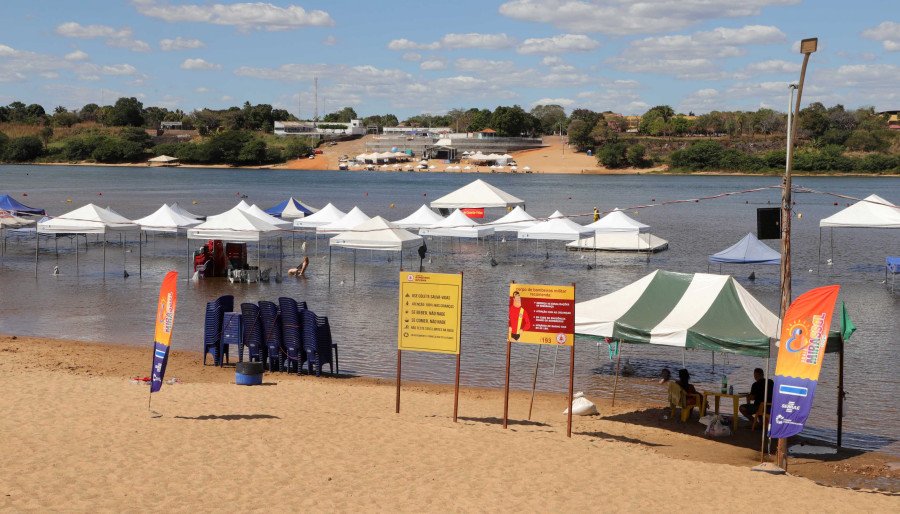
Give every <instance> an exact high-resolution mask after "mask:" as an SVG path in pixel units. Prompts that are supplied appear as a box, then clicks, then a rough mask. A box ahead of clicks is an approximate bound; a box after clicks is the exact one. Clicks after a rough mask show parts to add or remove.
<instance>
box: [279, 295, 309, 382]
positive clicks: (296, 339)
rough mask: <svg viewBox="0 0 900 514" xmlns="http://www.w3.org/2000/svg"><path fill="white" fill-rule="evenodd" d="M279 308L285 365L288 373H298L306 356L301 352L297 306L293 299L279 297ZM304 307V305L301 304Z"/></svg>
mask: <svg viewBox="0 0 900 514" xmlns="http://www.w3.org/2000/svg"><path fill="white" fill-rule="evenodd" d="M278 304H279V306H280V307H281V311H280V312H281V338H282V342H283V343H284V349H285V352H286V353H287V359H286V362H285V364H286V365H287V371H288V373H298V374H299V373H300V370H301V369H303V361H304V360H306V358H305V357H306V356H305V355H304V351H303V343H302V342H301V340H300V333H301V326H302V320H301V319H300V310H299V307H300V306H299V304H298V303H297V301H296V300H294V299H293V298H288V297H284V296H283V297H281V298H279V299H278ZM303 304H304V305H306V303H305V302H304V303H303Z"/></svg>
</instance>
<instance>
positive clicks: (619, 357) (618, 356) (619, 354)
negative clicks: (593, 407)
mask: <svg viewBox="0 0 900 514" xmlns="http://www.w3.org/2000/svg"><path fill="white" fill-rule="evenodd" d="M621 344H622V342H621V341H619V342H618V343H617V344H616V378H615V379H614V380H613V397H612V405H611V407H615V406H616V389H618V388H619V361H621V360H622V348H621Z"/></svg>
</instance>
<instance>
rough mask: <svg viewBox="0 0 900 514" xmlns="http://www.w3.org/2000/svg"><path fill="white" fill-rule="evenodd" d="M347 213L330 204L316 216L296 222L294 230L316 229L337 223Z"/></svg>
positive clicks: (311, 215)
mask: <svg viewBox="0 0 900 514" xmlns="http://www.w3.org/2000/svg"><path fill="white" fill-rule="evenodd" d="M346 214H347V213H345V212H344V211H342V210H340V209H338V208H337V207H335V206H334V205H333V204H331V203H329V204H328V205H326V206H325V207H322V208H321V209H319V211H318V212H316V213H315V214H310V215H309V216H306V217H303V218H300V219H296V220H294V228H315V227H320V226H322V225H327V224H329V223H332V222H334V221H337V220H339V219H341V218H343V217H344V216H346Z"/></svg>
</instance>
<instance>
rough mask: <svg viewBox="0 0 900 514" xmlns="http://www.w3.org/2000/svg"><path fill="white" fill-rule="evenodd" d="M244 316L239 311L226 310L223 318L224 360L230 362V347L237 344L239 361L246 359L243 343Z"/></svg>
mask: <svg viewBox="0 0 900 514" xmlns="http://www.w3.org/2000/svg"><path fill="white" fill-rule="evenodd" d="M242 318H243V316H241V314H240V313H237V312H225V313H224V317H223V319H222V358H223V359H225V360H224V362H228V363H230V357H229V353H230V352H229V351H228V350H229V347H230V346H231V345H236V346H237V347H238V361H243V360H244V347H243V343H242V342H241V341H242V340H243V333H244V329H243V322H242Z"/></svg>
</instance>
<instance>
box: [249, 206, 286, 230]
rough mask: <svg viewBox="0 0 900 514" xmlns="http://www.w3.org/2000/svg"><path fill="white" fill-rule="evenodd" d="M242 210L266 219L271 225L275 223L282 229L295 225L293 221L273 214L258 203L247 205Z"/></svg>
mask: <svg viewBox="0 0 900 514" xmlns="http://www.w3.org/2000/svg"><path fill="white" fill-rule="evenodd" d="M242 210H243V211H244V212H246V213H247V214H250V215H251V216H256V217H257V218H259V219H261V220H263V221H265V222H266V223H268V224H270V225H275V226H276V227H278V228H281V229H289V228H291V227H292V226H293V225H294V222H293V221H290V220H283V219H280V218H276V217H275V216H272V215H271V214H269V213H267V212H266V211H264V210H262V209H261V208H260V207H259V206H258V205H256V204H253V205H251V206H250V207H247V208H246V209H242Z"/></svg>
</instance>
